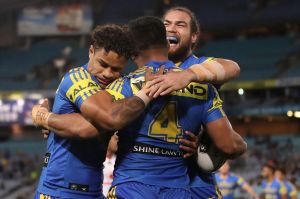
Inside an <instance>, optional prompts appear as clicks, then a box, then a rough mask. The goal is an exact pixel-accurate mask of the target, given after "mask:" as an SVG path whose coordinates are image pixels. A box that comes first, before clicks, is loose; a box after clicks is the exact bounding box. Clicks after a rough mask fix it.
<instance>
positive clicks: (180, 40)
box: [164, 10, 197, 60]
mask: <svg viewBox="0 0 300 199" xmlns="http://www.w3.org/2000/svg"><path fill="white" fill-rule="evenodd" d="M190 22H191V18H190V16H189V15H188V14H187V13H185V12H182V11H177V10H174V11H170V12H168V13H167V14H166V15H165V18H164V25H165V27H166V31H167V38H168V41H169V43H170V50H169V58H170V59H171V60H173V58H175V59H178V57H180V58H182V59H184V58H186V56H188V55H189V54H190V53H191V52H192V44H193V43H195V42H196V40H197V35H196V34H192V33H191V25H190Z"/></svg>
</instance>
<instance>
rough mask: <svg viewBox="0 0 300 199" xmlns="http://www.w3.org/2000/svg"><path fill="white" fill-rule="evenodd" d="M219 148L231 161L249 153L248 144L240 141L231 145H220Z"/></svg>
mask: <svg viewBox="0 0 300 199" xmlns="http://www.w3.org/2000/svg"><path fill="white" fill-rule="evenodd" d="M217 147H218V148H219V149H220V150H221V151H222V152H223V153H224V154H226V155H227V156H228V158H229V159H233V158H236V157H238V156H240V155H242V154H243V153H245V152H246V151H247V143H246V142H245V141H244V140H238V141H235V142H232V143H229V144H223V143H222V144H219V145H217Z"/></svg>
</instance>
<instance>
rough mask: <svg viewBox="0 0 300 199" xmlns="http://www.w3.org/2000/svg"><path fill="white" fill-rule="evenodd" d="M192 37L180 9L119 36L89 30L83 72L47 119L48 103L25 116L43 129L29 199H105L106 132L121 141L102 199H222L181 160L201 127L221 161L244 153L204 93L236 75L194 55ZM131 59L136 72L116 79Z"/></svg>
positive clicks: (217, 102)
mask: <svg viewBox="0 0 300 199" xmlns="http://www.w3.org/2000/svg"><path fill="white" fill-rule="evenodd" d="M199 32H200V31H199V25H198V22H197V20H196V18H195V16H194V14H193V13H192V12H191V11H190V10H188V9H186V8H182V7H176V8H172V9H170V10H168V11H167V12H166V14H165V15H164V17H163V22H161V20H160V19H158V18H155V17H141V18H138V19H136V20H133V21H131V22H129V24H128V26H127V27H126V28H124V27H120V26H117V25H104V26H98V27H96V28H95V30H94V31H93V34H92V44H91V46H90V49H89V61H88V63H87V64H86V65H84V66H82V67H78V68H74V69H72V70H70V71H69V72H68V73H67V74H66V75H65V76H64V78H63V80H62V82H61V83H60V85H59V87H58V89H57V92H56V96H55V101H54V105H53V109H52V112H49V110H48V109H49V108H48V107H47V106H48V104H47V101H45V102H44V103H43V104H41V105H36V106H34V107H33V110H32V117H33V121H34V123H35V124H36V125H39V126H41V127H43V128H46V129H49V130H50V133H49V136H48V140H47V153H46V155H45V159H46V160H47V161H45V163H44V167H43V171H42V174H41V177H40V181H39V185H38V188H37V191H36V194H35V198H36V199H40V198H51V199H55V198H59V199H62V198H63V199H66V198H80V199H85V198H86V199H96V198H97V199H100V198H105V197H104V196H103V194H102V168H103V161H104V160H105V155H106V148H107V145H108V141H109V139H110V136H111V135H112V132H114V131H118V136H119V142H118V151H117V160H116V164H115V170H114V180H113V184H112V187H111V189H110V191H109V194H108V196H107V198H130V199H131V198H134V199H148V198H149V199H155V198H164V199H167V198H170V199H176V198H178V199H183V198H221V195H220V193H219V191H218V189H217V187H216V184H215V180H214V176H213V174H211V173H204V172H201V171H200V170H199V168H197V165H196V162H195V161H193V160H192V159H190V158H189V156H191V155H192V154H193V153H195V151H196V149H197V135H198V132H199V131H200V129H201V128H202V126H204V127H205V128H206V131H207V133H208V134H209V136H210V137H211V139H212V141H213V142H214V144H215V145H216V147H217V148H218V149H220V152H222V153H223V154H224V157H226V158H228V159H232V158H235V157H237V156H239V155H241V154H242V153H243V152H245V150H246V143H245V142H244V141H243V139H242V138H241V137H240V136H239V135H238V134H237V133H236V132H235V131H234V130H233V129H232V127H231V125H230V122H229V121H228V119H227V117H226V115H225V113H224V111H223V109H222V100H221V99H220V97H219V95H218V92H217V90H216V89H215V87H214V86H213V85H212V84H222V83H224V82H226V81H228V80H230V79H233V78H234V77H236V76H237V75H238V74H239V67H238V65H237V64H236V63H235V62H233V61H230V60H225V59H220V58H208V57H200V58H197V57H196V56H195V55H193V53H192V50H193V48H194V46H195V44H196V43H197V41H198V39H199ZM129 58H132V60H133V61H134V62H135V63H136V64H137V66H138V69H137V70H136V71H134V72H132V73H130V74H129V75H127V76H124V77H120V78H119V76H120V72H121V71H122V70H123V68H124V67H125V64H126V62H127V60H128V59H129ZM170 60H171V61H170Z"/></svg>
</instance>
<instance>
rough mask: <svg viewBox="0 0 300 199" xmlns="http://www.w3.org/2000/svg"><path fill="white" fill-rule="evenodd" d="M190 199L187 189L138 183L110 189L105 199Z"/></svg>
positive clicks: (123, 184)
mask: <svg viewBox="0 0 300 199" xmlns="http://www.w3.org/2000/svg"><path fill="white" fill-rule="evenodd" d="M115 198H118V199H128V198H134V199H191V198H192V197H191V194H190V192H189V190H187V189H180V188H168V187H161V186H155V185H146V184H143V183H140V182H128V183H122V184H119V185H116V186H113V187H111V188H110V190H109V192H108V195H107V199H115Z"/></svg>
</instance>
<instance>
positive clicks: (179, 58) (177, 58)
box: [169, 49, 193, 63]
mask: <svg viewBox="0 0 300 199" xmlns="http://www.w3.org/2000/svg"><path fill="white" fill-rule="evenodd" d="M192 54H193V51H192V49H190V50H188V51H187V52H186V53H182V54H181V55H176V53H175V54H174V56H172V55H169V59H170V60H172V61H173V62H174V63H179V62H183V61H184V60H185V59H186V58H188V57H189V56H190V55H192Z"/></svg>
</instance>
